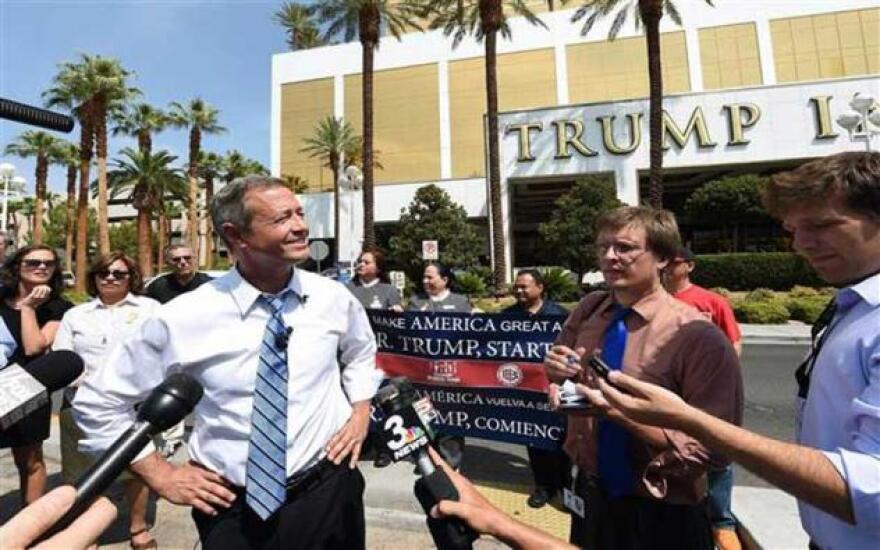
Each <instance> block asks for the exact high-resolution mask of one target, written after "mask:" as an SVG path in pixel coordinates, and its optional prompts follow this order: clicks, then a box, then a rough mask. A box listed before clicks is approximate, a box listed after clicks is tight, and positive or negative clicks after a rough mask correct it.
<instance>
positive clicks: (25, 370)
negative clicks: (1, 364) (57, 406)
mask: <svg viewBox="0 0 880 550" xmlns="http://www.w3.org/2000/svg"><path fill="white" fill-rule="evenodd" d="M82 371H83V361H82V359H81V358H80V356H79V355H77V354H75V353H73V352H72V351H67V350H61V351H50V352H49V353H47V354H45V355H42V356H40V357H38V358H36V359H34V360H33V361H31V362H30V363H28V364H27V365H25V366H23V367H22V366H20V365H15V364H13V365H9V366H7V367H5V368H4V369H2V370H0V429H3V430H5V429H7V428H9V427H10V426H12V425H13V424H15V423H16V422H18V421H19V420H21V419H23V418H25V417H26V416H27V415H29V414H30V413H32V412H34V411H35V410H37V409H39V408H40V407H42V406H43V405H45V404H46V403H48V402H49V396H50V395H52V392H54V391H56V390H60V389H62V388H64V387H66V386H68V385H69V384H70V383H71V382H73V381H74V380H76V379H77V378H79V375H80V374H82Z"/></svg>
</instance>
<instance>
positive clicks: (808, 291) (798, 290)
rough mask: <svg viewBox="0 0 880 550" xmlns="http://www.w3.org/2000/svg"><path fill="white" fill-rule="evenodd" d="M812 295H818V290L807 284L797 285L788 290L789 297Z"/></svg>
mask: <svg viewBox="0 0 880 550" xmlns="http://www.w3.org/2000/svg"><path fill="white" fill-rule="evenodd" d="M812 296H819V291H818V290H816V289H815V288H812V287H809V286H800V285H797V286H795V287H794V288H792V289H791V290H789V291H788V297H789V298H807V297H812Z"/></svg>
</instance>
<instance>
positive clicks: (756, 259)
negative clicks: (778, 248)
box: [692, 252, 824, 290]
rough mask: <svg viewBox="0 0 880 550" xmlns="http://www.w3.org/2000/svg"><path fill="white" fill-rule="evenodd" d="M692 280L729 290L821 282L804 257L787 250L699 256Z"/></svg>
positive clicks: (820, 284) (810, 284) (780, 287)
mask: <svg viewBox="0 0 880 550" xmlns="http://www.w3.org/2000/svg"><path fill="white" fill-rule="evenodd" d="M692 279H693V281H694V283H696V284H698V285H700V286H702V287H705V288H713V287H719V286H720V287H724V288H727V289H729V290H751V289H753V288H760V287H765V288H769V289H772V290H788V289H790V288H792V287H794V286H798V285H800V286H810V287H818V286H823V285H824V283H823V281H822V280H821V279H820V278H819V276H818V275H816V272H815V271H813V268H811V267H810V266H809V264H808V263H807V262H806V260H804V259H803V258H801V257H800V256H797V255H796V254H792V253H790V252H762V253H742V254H705V255H700V256H697V268H696V269H695V270H694V273H693V275H692Z"/></svg>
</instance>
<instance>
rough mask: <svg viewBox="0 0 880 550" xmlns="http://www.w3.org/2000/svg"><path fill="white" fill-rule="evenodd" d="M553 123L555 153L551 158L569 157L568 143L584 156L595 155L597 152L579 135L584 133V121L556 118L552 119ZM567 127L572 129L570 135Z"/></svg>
mask: <svg viewBox="0 0 880 550" xmlns="http://www.w3.org/2000/svg"><path fill="white" fill-rule="evenodd" d="M553 125H554V126H556V155H554V156H553V158H557V159H568V158H571V152H570V151H569V149H568V147H569V145H571V146H574V148H575V149H577V152H578V153H580V154H582V155H583V156H585V157H595V156H596V155H598V154H599V153H597V152H596V151H593V150H592V149H590V148H589V147H587V145H586V144H585V143H584V142H583V141H581V136H582V135H583V133H584V123H583V122H581V121H580V120H556V121H553ZM569 128H572V129H574V133H573V134H572V135H568V129H569Z"/></svg>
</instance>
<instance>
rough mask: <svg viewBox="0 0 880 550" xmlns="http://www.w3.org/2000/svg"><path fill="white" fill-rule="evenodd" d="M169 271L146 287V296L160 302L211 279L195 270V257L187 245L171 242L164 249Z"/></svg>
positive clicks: (195, 287)
mask: <svg viewBox="0 0 880 550" xmlns="http://www.w3.org/2000/svg"><path fill="white" fill-rule="evenodd" d="M165 259H166V260H167V261H168V265H169V266H171V273H169V274H167V275H163V276H161V277H158V278H157V279H156V280H154V281H153V282H152V283H150V286H148V287H147V296H149V297H150V298H153V299H154V300H156V301H158V302H159V303H161V304H164V303H166V302H169V301H171V300H173V299H174V298H177V297H178V296H180V295H181V294H184V293H187V292H189V291H191V290H195V289H197V288H198V287H200V286H201V285H203V284H205V283H207V282H208V281H210V280H211V276H210V275H208V274H207V273H201V272H199V271H196V267H195V266H196V262H197V261H196V259H195V258H193V251H192V249H191V248H189V247H188V246H184V245H182V244H173V245H171V246H169V247H168V249H167V250H166V251H165Z"/></svg>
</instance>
